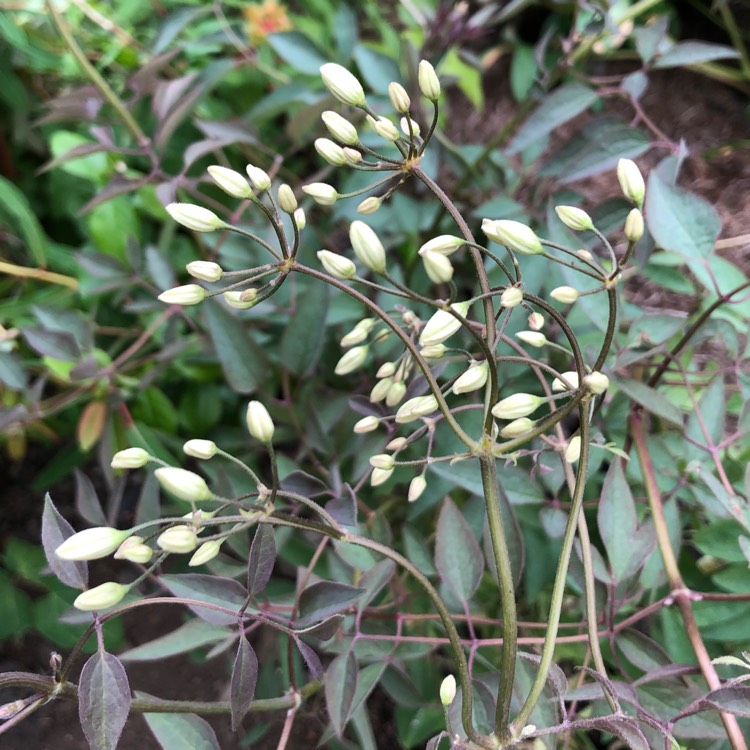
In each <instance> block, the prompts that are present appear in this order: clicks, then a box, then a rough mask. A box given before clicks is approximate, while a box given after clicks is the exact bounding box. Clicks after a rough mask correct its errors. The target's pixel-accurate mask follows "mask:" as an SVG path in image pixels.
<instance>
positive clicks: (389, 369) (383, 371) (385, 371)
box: [375, 362, 396, 378]
mask: <svg viewBox="0 0 750 750" xmlns="http://www.w3.org/2000/svg"><path fill="white" fill-rule="evenodd" d="M395 374H396V363H395V362H383V364H382V365H380V367H379V368H378V371H377V372H376V373H375V377H376V378H390V377H393V375H395Z"/></svg>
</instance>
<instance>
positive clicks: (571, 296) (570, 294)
mask: <svg viewBox="0 0 750 750" xmlns="http://www.w3.org/2000/svg"><path fill="white" fill-rule="evenodd" d="M549 296H550V297H552V299H556V300H557V301H558V302H562V303H563V304H565V305H572V304H573V303H574V302H575V301H576V300H577V299H578V297H579V296H580V295H579V294H578V290H577V289H574V288H573V287H572V286H558V287H555V288H554V289H553V290H552V291H551V292H550V293H549Z"/></svg>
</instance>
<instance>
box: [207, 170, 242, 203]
mask: <svg viewBox="0 0 750 750" xmlns="http://www.w3.org/2000/svg"><path fill="white" fill-rule="evenodd" d="M208 173H209V174H210V175H211V179H212V180H213V181H214V182H215V183H216V185H218V186H219V187H220V188H221V189H222V190H223V191H224V192H225V193H226V194H227V195H231V196H232V197H233V198H249V197H250V196H251V195H252V194H253V191H252V190H251V189H250V185H248V184H247V180H246V179H245V178H244V177H243V176H242V175H241V174H240V173H239V172H235V171H234V170H233V169H228V168H227V167H218V166H216V165H214V166H211V167H209V168H208Z"/></svg>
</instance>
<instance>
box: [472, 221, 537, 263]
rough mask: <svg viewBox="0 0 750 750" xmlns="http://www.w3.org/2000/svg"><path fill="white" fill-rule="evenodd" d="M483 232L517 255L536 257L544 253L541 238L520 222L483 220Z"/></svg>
mask: <svg viewBox="0 0 750 750" xmlns="http://www.w3.org/2000/svg"><path fill="white" fill-rule="evenodd" d="M482 231H483V232H484V233H485V234H486V235H487V237H489V238H490V239H491V240H494V241H495V242H497V243H499V244H500V245H505V247H508V248H510V249H511V250H515V251H516V252H517V253H523V254H525V255H534V254H536V253H543V252H544V248H543V247H542V243H541V242H540V240H539V237H537V236H536V234H534V232H533V230H532V229H531V227H528V226H526V224H522V223H521V222H520V221H512V220H510V219H497V220H495V221H492V220H491V219H483V220H482Z"/></svg>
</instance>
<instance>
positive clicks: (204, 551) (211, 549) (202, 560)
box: [188, 539, 224, 568]
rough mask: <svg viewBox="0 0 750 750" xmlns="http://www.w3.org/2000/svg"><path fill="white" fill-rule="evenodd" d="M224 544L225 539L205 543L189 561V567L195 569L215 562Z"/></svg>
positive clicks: (210, 540)
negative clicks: (212, 561) (211, 561)
mask: <svg viewBox="0 0 750 750" xmlns="http://www.w3.org/2000/svg"><path fill="white" fill-rule="evenodd" d="M223 542H224V540H223V539H209V540H208V541H207V542H203V544H201V546H200V547H198V549H197V550H196V551H195V554H194V555H193V556H192V557H191V558H190V560H189V561H188V565H189V566H190V567H191V568H195V567H197V566H198V565H205V564H206V563H207V562H209V561H210V560H213V559H214V557H216V555H218V554H219V550H220V549H221V545H222V543H223Z"/></svg>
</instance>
